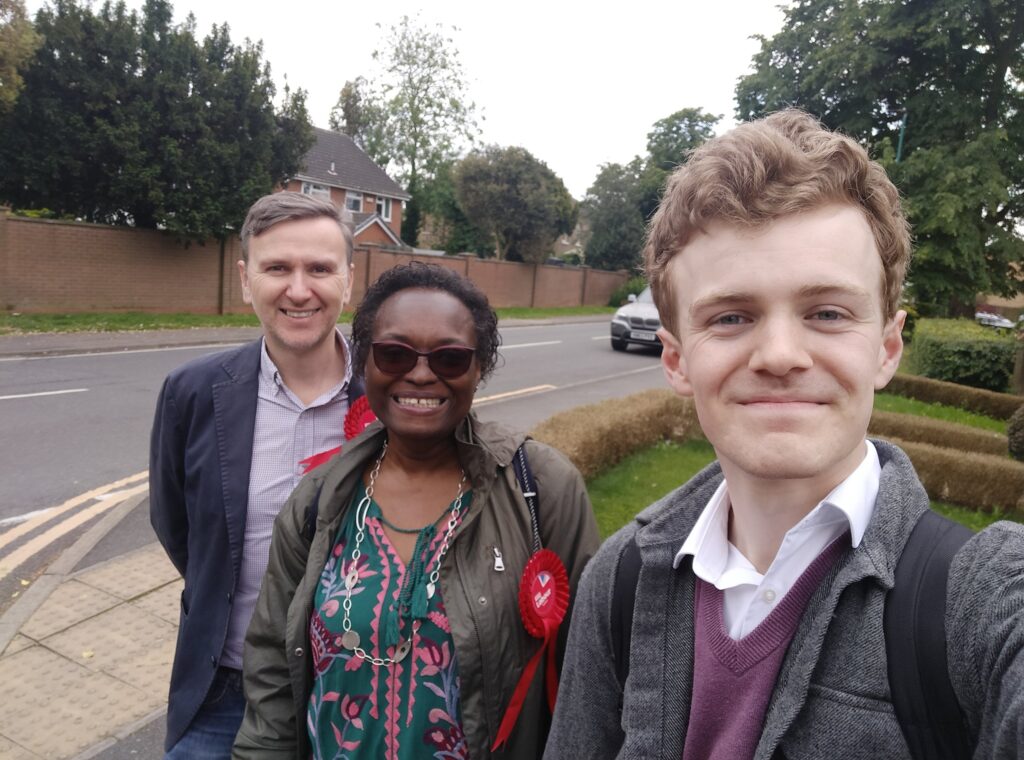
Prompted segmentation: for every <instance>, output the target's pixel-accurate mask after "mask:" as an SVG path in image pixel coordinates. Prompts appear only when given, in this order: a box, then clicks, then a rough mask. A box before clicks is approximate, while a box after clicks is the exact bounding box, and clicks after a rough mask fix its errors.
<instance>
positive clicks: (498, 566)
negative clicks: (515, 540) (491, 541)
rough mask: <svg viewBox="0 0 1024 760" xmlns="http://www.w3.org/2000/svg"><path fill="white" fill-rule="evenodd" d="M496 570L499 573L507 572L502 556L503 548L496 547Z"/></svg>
mask: <svg viewBox="0 0 1024 760" xmlns="http://www.w3.org/2000/svg"><path fill="white" fill-rule="evenodd" d="M494 570H495V571H496V572H499V573H503V572H505V560H504V559H502V557H501V549H499V548H498V547H497V546H495V547H494Z"/></svg>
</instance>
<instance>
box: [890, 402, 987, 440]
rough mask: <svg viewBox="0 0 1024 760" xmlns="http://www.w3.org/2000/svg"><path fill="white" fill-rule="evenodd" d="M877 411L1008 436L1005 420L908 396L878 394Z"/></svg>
mask: <svg viewBox="0 0 1024 760" xmlns="http://www.w3.org/2000/svg"><path fill="white" fill-rule="evenodd" d="M875 409H878V410H880V411H883V412H900V413H902V414H916V415H918V416H919V417H933V418H934V419H937V420H945V421H946V422H958V423H960V424H961V425H970V426H971V427H976V428H981V429H983V430H992V431H995V432H996V433H1003V434H1004V435H1005V434H1006V421H1005V420H997V419H995V418H994V417H986V416H985V415H983V414H976V413H975V412H968V411H966V410H964V409H959V408H957V407H955V406H946V405H945V404H936V403H931V402H928V401H918V400H917V399H913V398H907V397H906V396H896V395H894V394H892V393H876V394H875Z"/></svg>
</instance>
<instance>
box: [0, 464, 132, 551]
mask: <svg viewBox="0 0 1024 760" xmlns="http://www.w3.org/2000/svg"><path fill="white" fill-rule="evenodd" d="M147 475H149V470H143V471H142V472H137V473H135V474H134V475H129V476H128V477H127V478H121V479H120V480H115V481H114V482H113V483H107V484H106V485H102V486H100V487H99V488H94V489H92V490H91V491H86V492H85V493H83V494H80V495H78V496H74V497H72V498H70V499H68V500H67V501H65V502H64V503H63V504H60V505H58V506H56V507H49V508H47V509H39V510H36V511H35V512H32V513H31V514H32V515H35V516H34V517H32V519H30V520H26V521H25V522H23V523H21V525H18V526H17V527H16V528H12V529H11V530H9V531H7V532H6V533H4V534H3V535H0V549H3V548H4V547H5V546H7V545H8V544H9V543H11V542H12V541H16V540H17V539H19V538H21V537H22V536H24V535H26V534H28V533H31V532H32V531H34V530H35V529H36V528H38V527H39V526H41V525H44V524H46V523H47V522H49V521H50V520H52V519H53V518H55V517H60V516H61V515H62V514H64V513H65V512H67V511H68V510H70V509H74V508H75V507H77V506H79V505H80V504H85V503H86V502H87V501H92V500H93V499H95V498H97V497H98V496H99V495H100V494H104V493H107V492H109V491H111V490H112V489H114V488H121V487H122V486H127V485H130V484H132V483H134V482H135V481H137V480H139V479H140V478H145V477H146V476H147ZM8 519H16V518H8Z"/></svg>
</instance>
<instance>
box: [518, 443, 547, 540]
mask: <svg viewBox="0 0 1024 760" xmlns="http://www.w3.org/2000/svg"><path fill="white" fill-rule="evenodd" d="M512 469H513V470H514V471H515V474H516V482H517V483H518V484H519V490H520V491H522V492H523V498H524V499H526V506H527V507H528V508H529V510H530V531H531V532H532V534H533V551H534V552H539V551H540V549H541V540H540V510H539V508H538V504H539V500H538V498H537V481H536V480H534V478H533V471H532V470H531V469H530V460H528V459H527V458H526V442H525V441H524V442H523V443H521V444H520V445H519V448H518V449H516V453H515V454H513V455H512Z"/></svg>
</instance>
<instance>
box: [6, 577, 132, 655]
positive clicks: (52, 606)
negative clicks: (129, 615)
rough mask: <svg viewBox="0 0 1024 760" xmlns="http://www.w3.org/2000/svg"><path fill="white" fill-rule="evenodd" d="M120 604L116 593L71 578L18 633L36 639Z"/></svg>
mask: <svg viewBox="0 0 1024 760" xmlns="http://www.w3.org/2000/svg"><path fill="white" fill-rule="evenodd" d="M120 603H121V600H120V599H118V598H117V597H116V596H113V595H112V594H108V593H107V592H105V591H100V590H99V589H98V588H93V587H92V586H89V585H87V584H85V583H80V582H78V581H74V580H71V581H65V582H64V583H62V584H60V585H59V586H58V587H57V589H56V590H55V591H54V592H53V593H52V594H50V596H49V598H48V599H47V600H46V601H45V602H43V604H42V605H41V606H40V607H39V609H38V610H36V611H35V613H34V614H33V615H32V617H30V618H29V619H28V622H27V623H25V625H23V626H22V627H21V632H22V633H23V634H25V635H26V636H28V637H29V638H33V639H35V640H36V641H39V640H40V639H44V638H46V637H47V636H50V635H52V634H54V633H58V632H59V631H63V630H64V629H66V628H70V627H71V626H73V625H75V624H76V623H80V622H82V621H83V620H86V619H88V618H91V617H93V616H94V615H97V614H98V613H100V612H103V611H105V610H109V609H110V608H111V607H114V606H116V605H118V604H120Z"/></svg>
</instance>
